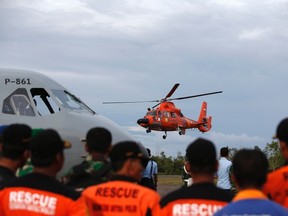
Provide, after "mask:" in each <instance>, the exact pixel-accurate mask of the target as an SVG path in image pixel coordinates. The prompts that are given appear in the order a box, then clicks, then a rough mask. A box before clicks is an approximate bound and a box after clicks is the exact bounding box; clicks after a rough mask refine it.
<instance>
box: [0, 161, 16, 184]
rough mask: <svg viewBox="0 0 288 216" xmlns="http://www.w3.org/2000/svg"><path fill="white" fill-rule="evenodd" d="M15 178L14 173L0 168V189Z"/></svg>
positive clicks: (2, 167)
mask: <svg viewBox="0 0 288 216" xmlns="http://www.w3.org/2000/svg"><path fill="white" fill-rule="evenodd" d="M14 178H16V176H15V173H13V171H12V170H10V169H9V168H7V167H4V166H0V189H1V188H3V185H4V184H5V183H6V182H8V181H9V180H11V179H14Z"/></svg>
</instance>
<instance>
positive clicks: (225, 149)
mask: <svg viewBox="0 0 288 216" xmlns="http://www.w3.org/2000/svg"><path fill="white" fill-rule="evenodd" d="M228 154H229V150H228V147H223V148H221V149H220V156H221V157H227V156H228Z"/></svg>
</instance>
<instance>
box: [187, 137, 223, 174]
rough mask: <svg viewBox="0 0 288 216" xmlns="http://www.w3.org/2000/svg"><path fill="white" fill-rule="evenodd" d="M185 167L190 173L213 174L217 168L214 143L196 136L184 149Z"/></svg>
mask: <svg viewBox="0 0 288 216" xmlns="http://www.w3.org/2000/svg"><path fill="white" fill-rule="evenodd" d="M186 160H187V162H188V163H185V166H186V167H185V168H186V169H187V171H188V172H189V173H191V174H197V175H209V176H214V174H215V172H216V171H217V168H218V161H217V156H216V149H215V146H214V144H213V143H212V142H211V141H209V140H206V139H202V138H198V139H196V140H195V141H194V142H192V143H190V144H189V145H188V147H187V149H186Z"/></svg>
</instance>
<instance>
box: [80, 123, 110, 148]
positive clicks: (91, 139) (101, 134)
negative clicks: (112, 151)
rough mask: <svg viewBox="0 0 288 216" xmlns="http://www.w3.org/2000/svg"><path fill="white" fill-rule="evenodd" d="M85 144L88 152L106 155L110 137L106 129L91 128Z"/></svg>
mask: <svg viewBox="0 0 288 216" xmlns="http://www.w3.org/2000/svg"><path fill="white" fill-rule="evenodd" d="M86 143H87V146H88V150H89V151H95V152H100V153H106V152H107V151H108V150H109V148H110V146H111V145H112V135H111V133H110V131H109V130H107V129H106V128H102V127H95V128H91V129H90V130H89V131H88V132H87V135H86Z"/></svg>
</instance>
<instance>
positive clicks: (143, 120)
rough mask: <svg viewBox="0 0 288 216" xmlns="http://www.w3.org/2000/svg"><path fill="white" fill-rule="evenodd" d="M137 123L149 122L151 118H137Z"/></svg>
mask: <svg viewBox="0 0 288 216" xmlns="http://www.w3.org/2000/svg"><path fill="white" fill-rule="evenodd" d="M137 123H138V124H139V125H140V124H149V119H147V118H141V119H138V120H137Z"/></svg>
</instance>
